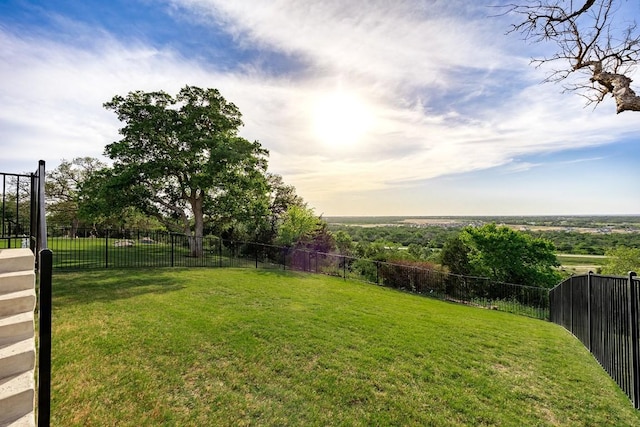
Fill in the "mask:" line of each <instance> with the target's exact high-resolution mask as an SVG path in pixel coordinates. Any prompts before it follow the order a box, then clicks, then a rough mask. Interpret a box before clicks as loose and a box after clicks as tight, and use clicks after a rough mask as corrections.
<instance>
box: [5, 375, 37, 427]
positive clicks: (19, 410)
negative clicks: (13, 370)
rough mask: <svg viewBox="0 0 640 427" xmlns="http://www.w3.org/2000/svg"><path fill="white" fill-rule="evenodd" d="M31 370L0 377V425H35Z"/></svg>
mask: <svg viewBox="0 0 640 427" xmlns="http://www.w3.org/2000/svg"><path fill="white" fill-rule="evenodd" d="M34 390H35V380H34V376H33V370H29V371H26V372H23V373H21V374H18V375H13V376H11V377H7V378H2V379H0V426H11V427H23V426H24V427H32V426H35V416H34V413H33V408H34V396H35V392H34Z"/></svg>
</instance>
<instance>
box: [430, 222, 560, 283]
mask: <svg viewBox="0 0 640 427" xmlns="http://www.w3.org/2000/svg"><path fill="white" fill-rule="evenodd" d="M442 255H443V257H442V263H443V264H444V265H447V266H448V267H449V268H450V269H451V271H452V273H458V274H471V275H474V276H482V277H489V278H491V279H493V280H496V281H500V282H505V283H514V284H521V285H530V286H545V287H552V286H554V285H556V284H557V283H558V282H559V281H560V278H561V277H560V274H559V273H558V272H557V271H556V269H555V267H557V266H558V265H559V263H558V260H557V258H556V255H555V248H554V245H553V243H551V242H550V241H548V240H544V239H540V238H534V237H532V236H530V235H528V234H525V233H522V232H519V231H516V230H513V229H511V228H509V227H506V226H497V225H496V224H493V223H492V224H486V225H484V226H482V227H465V228H464V229H463V230H462V232H461V233H460V236H459V238H455V239H453V240H452V241H450V242H448V244H447V245H446V247H445V249H443V254H442Z"/></svg>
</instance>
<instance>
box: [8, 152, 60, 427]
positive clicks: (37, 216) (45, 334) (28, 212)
mask: <svg viewBox="0 0 640 427" xmlns="http://www.w3.org/2000/svg"><path fill="white" fill-rule="evenodd" d="M0 180H1V181H2V200H1V203H2V204H1V205H0V215H1V216H0V249H3V248H5V249H7V248H8V249H10V248H30V249H31V250H32V251H33V252H34V255H35V259H36V265H35V268H36V270H37V272H38V283H37V285H38V287H37V291H38V307H37V312H38V316H39V319H38V364H37V371H38V375H37V378H38V386H37V393H38V398H37V404H38V407H37V411H36V415H37V420H38V421H37V422H38V426H39V427H45V426H49V422H50V404H51V302H52V294H51V285H52V276H53V253H52V252H51V250H49V249H48V248H47V222H46V215H45V191H44V187H45V162H44V160H40V162H39V163H38V169H37V170H36V171H35V172H34V173H32V174H29V175H26V174H15V173H5V172H0Z"/></svg>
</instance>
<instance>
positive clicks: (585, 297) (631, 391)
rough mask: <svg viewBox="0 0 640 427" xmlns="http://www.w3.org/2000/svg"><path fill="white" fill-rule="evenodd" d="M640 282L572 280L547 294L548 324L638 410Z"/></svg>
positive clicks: (592, 278) (599, 278) (600, 278)
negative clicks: (578, 346) (589, 357)
mask: <svg viewBox="0 0 640 427" xmlns="http://www.w3.org/2000/svg"><path fill="white" fill-rule="evenodd" d="M639 288H640V280H639V279H638V278H637V277H636V274H635V273H633V272H630V273H629V276H628V277H613V276H600V275H594V274H592V273H589V274H588V275H583V276H575V277H571V278H569V279H567V280H565V281H564V282H562V283H560V284H558V285H557V286H556V287H555V288H553V289H552V290H551V291H550V292H549V305H550V320H551V321H552V322H554V323H557V324H559V325H561V326H563V327H564V328H565V329H567V330H568V331H569V332H571V333H572V334H573V335H575V336H576V337H577V338H578V339H579V340H580V341H581V342H582V343H583V344H584V345H585V347H587V349H589V351H590V352H591V353H592V354H593V356H594V357H595V358H596V360H597V361H598V362H599V363H600V365H602V367H603V368H604V370H605V371H607V373H608V374H609V375H610V376H611V378H613V379H614V380H615V381H616V382H617V383H618V385H619V386H620V388H621V389H622V390H623V391H624V392H625V393H626V394H627V396H629V399H631V402H632V403H633V405H634V407H635V408H636V409H640V366H639V363H640V344H639V342H638V332H639V330H640V323H639V321H638V320H639V319H638V312H639V310H640V292H639Z"/></svg>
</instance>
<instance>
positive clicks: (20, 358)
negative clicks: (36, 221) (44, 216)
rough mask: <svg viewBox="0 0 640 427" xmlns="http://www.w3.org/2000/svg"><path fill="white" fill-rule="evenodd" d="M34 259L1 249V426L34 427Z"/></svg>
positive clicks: (24, 253)
mask: <svg viewBox="0 0 640 427" xmlns="http://www.w3.org/2000/svg"><path fill="white" fill-rule="evenodd" d="M35 306H36V293H35V273H34V256H33V253H32V252H31V251H30V250H29V249H0V427H5V426H7V427H8V426H11V427H22V426H35V414H34V399H35V379H34V369H35V360H36V350H35V339H34V309H35Z"/></svg>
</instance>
